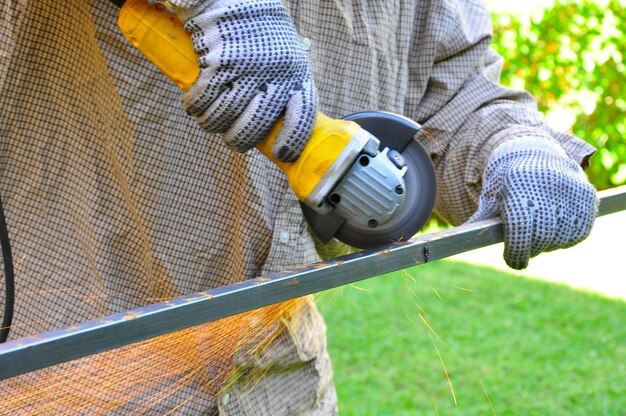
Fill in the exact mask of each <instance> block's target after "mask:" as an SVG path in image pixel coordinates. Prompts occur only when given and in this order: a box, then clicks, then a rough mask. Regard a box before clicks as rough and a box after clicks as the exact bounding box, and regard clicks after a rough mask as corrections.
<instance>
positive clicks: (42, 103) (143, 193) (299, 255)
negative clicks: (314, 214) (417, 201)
mask: <svg viewBox="0 0 626 416" xmlns="http://www.w3.org/2000/svg"><path fill="white" fill-rule="evenodd" d="M198 2H199V0H187V1H185V0H178V1H172V3H175V4H178V5H182V6H185V5H190V4H192V3H198ZM286 4H287V6H288V8H289V11H290V14H291V16H292V18H293V20H294V23H295V24H296V27H297V29H298V31H299V34H300V35H301V37H302V41H303V42H302V45H303V48H305V49H306V50H307V52H308V54H309V58H310V63H311V66H312V71H313V74H314V79H315V81H316V86H317V89H318V94H319V101H320V110H321V111H323V112H324V113H326V114H328V115H329V116H331V117H342V116H344V115H347V114H350V113H353V112H357V111H364V110H384V111H391V112H394V113H399V114H403V115H405V116H408V117H410V118H412V119H414V120H416V121H417V122H419V123H421V124H422V125H423V129H422V130H421V132H420V133H418V135H417V136H416V138H415V140H418V141H419V143H420V144H421V145H422V146H423V147H424V148H425V149H426V151H427V153H428V154H429V155H430V157H431V159H432V161H433V164H434V167H435V170H436V173H437V181H438V187H439V189H438V195H437V202H436V209H437V210H438V212H439V213H440V214H441V215H442V216H444V217H445V218H447V219H448V220H450V221H451V222H452V223H453V224H459V223H461V222H463V221H465V220H466V219H467V218H468V217H469V216H470V215H471V214H472V213H473V211H474V210H475V209H476V206H477V201H478V196H479V192H480V189H481V176H482V172H483V170H484V167H485V164H486V161H487V159H488V157H489V155H490V153H491V151H492V150H493V149H494V148H495V147H497V146H498V145H499V144H501V143H503V142H505V141H507V140H510V139H512V138H516V137H524V136H532V137H540V138H545V139H546V140H553V141H557V142H559V143H560V144H561V145H562V146H563V147H564V148H565V150H566V151H567V153H568V155H569V156H570V157H571V158H572V159H574V160H575V161H577V162H579V163H583V161H584V160H585V158H586V157H587V156H588V155H589V154H591V153H592V152H593V149H592V148H591V147H590V146H589V145H587V144H585V143H584V142H582V141H581V140H579V139H577V138H575V137H573V136H570V135H566V134H562V133H559V132H556V131H554V130H552V129H551V128H550V127H549V126H547V125H546V123H545V122H544V121H543V119H542V117H541V116H540V115H539V114H538V113H537V112H536V108H535V104H534V102H533V100H532V98H531V97H530V96H529V95H528V94H527V93H525V92H521V91H515V90H511V89H508V88H504V87H502V86H500V85H499V84H498V78H499V73H500V69H501V66H502V60H501V58H500V57H499V56H497V55H496V54H495V53H494V52H492V51H490V50H489V49H488V44H489V41H490V38H491V26H490V20H489V15H488V13H487V12H486V10H485V9H484V6H483V5H482V4H480V3H479V2H477V1H470V0H450V1H440V0H423V1H417V0H392V1H390V0H351V1H350V0H335V1H323V0H307V1H295V0H294V1H287V2H286ZM117 13H118V10H117V8H116V7H115V6H114V5H112V4H111V3H110V2H108V1H103V0H91V1H86V2H78V1H71V2H68V1H31V2H27V1H17V2H8V3H6V2H5V4H4V5H3V6H2V16H3V18H2V20H1V21H0V97H2V98H1V99H0V194H1V196H2V199H3V201H4V203H5V213H6V219H7V222H8V227H9V231H10V235H11V242H12V246H13V257H14V258H15V259H16V260H18V261H19V265H18V266H17V267H16V278H17V292H16V307H15V320H14V326H13V328H12V330H11V335H10V338H11V339H17V338H20V337H23V336H27V335H33V334H36V333H40V332H43V331H48V330H52V329H55V328H60V327H66V326H71V325H74V324H76V323H79V322H82V321H86V320H94V319H98V318H101V317H103V316H106V315H109V314H112V313H116V312H121V311H125V310H130V309H133V308H137V307H141V306H144V305H146V304H149V303H153V302H156V301H159V300H163V299H165V300H167V299H171V298H174V297H178V296H181V295H185V294H190V293H195V292H199V291H204V290H207V289H210V288H214V287H217V286H222V285H226V284H230V283H234V282H238V281H241V280H242V279H249V278H253V277H257V276H260V275H264V274H269V273H272V272H277V271H280V270H283V269H285V268H288V267H291V266H295V265H299V264H304V263H310V262H313V261H315V260H316V259H317V255H316V253H315V250H314V244H313V242H312V239H311V237H310V235H309V233H308V231H307V226H306V224H305V222H304V220H303V218H302V215H301V210H300V207H299V204H298V202H297V200H296V198H295V197H294V195H293V194H292V193H291V192H290V191H289V188H288V185H287V182H286V180H285V177H284V176H283V174H282V173H281V172H280V171H279V170H278V169H277V168H276V167H275V166H274V165H273V164H272V163H271V162H269V161H268V160H266V159H265V158H264V157H263V156H262V155H260V154H259V153H258V152H257V151H256V150H253V151H250V152H248V153H246V154H237V153H233V152H232V151H230V150H229V149H227V148H226V147H225V146H224V145H223V143H222V141H221V138H220V137H219V135H208V134H206V133H205V132H204V131H202V130H201V129H200V128H199V127H198V126H197V124H196V123H195V121H194V120H193V119H191V118H189V117H188V116H187V115H186V114H185V113H184V111H183V110H182V109H181V106H180V99H181V91H180V90H178V88H177V87H176V86H174V85H173V84H171V83H170V82H169V81H168V80H167V79H166V78H165V77H163V75H162V74H161V73H159V71H158V70H157V69H156V68H155V67H154V66H153V65H152V64H150V63H149V62H148V61H146V60H145V59H144V58H143V57H142V56H140V55H139V53H138V52H137V51H135V50H134V48H133V47H132V46H131V45H129V44H128V43H127V42H126V41H125V40H124V39H123V38H122V36H121V35H120V33H119V30H118V28H117V26H116V15H117ZM3 301H4V300H3V299H2V300H0V304H1V303H2V302H3ZM1 306H2V305H0V307H1ZM271 326H272V328H273V330H276V328H278V329H279V332H280V334H281V336H280V337H277V338H276V342H274V343H273V345H272V348H271V349H270V350H269V351H267V352H266V353H265V354H263V358H262V359H260V358H259V355H258V354H257V355H255V352H254V351H253V352H246V353H241V354H239V353H237V352H236V351H235V352H232V351H230V352H229V354H231V355H229V360H230V362H231V363H230V366H231V367H236V368H240V369H243V370H242V371H240V372H238V373H236V375H237V376H236V377H234V376H232V374H230V375H229V376H228V377H227V378H224V377H222V378H218V379H211V382H210V383H208V382H203V380H205V379H206V378H205V379H203V378H202V377H200V376H198V377H197V378H196V379H194V378H193V377H191V376H190V375H189V374H187V373H185V374H182V375H181V374H178V375H172V376H168V377H165V376H162V374H169V373H168V371H169V370H168V368H170V367H171V366H173V365H174V364H175V363H176V362H177V358H176V354H175V353H174V354H170V355H169V356H171V357H173V358H171V362H169V361H167V360H164V362H162V363H160V362H158V357H159V355H157V356H156V357H157V358H155V360H157V362H155V363H151V365H150V366H147V367H146V370H145V372H147V373H145V372H144V373H145V374H149V375H154V377H153V378H157V377H159V374H161V376H162V377H163V385H162V386H161V388H160V389H159V388H158V385H157V387H154V388H151V389H150V391H148V392H146V394H145V395H143V396H142V395H139V396H138V397H136V398H135V399H133V400H123V399H120V397H122V393H123V392H124V390H125V389H131V388H137V386H135V387H125V386H128V385H129V384H125V383H131V384H130V385H131V386H132V380H126V379H124V377H118V378H117V379H114V380H110V381H111V383H109V384H106V383H105V384H104V385H105V386H108V387H107V389H108V390H106V391H105V392H102V391H99V392H97V393H96V392H95V390H96V389H98V388H102V387H101V385H99V384H98V383H101V382H102V380H99V379H98V372H95V371H90V370H89V368H90V367H89V359H86V360H84V361H82V362H81V363H80V364H76V363H74V364H72V363H70V364H67V365H66V367H63V366H57V367H53V368H51V369H48V370H42V371H40V372H37V373H34V374H28V375H25V376H21V377H17V378H14V379H11V380H8V381H5V382H0V392H1V393H2V395H1V397H2V398H0V408H1V409H7V408H8V407H6V406H8V404H7V403H6V402H4V403H3V402H2V400H7V399H8V398H13V399H14V398H15V397H17V396H19V395H20V394H21V395H24V394H26V393H25V392H27V391H28V388H29V386H32V385H33V383H35V382H36V381H37V380H44V383H45V380H46V377H48V379H49V377H50V374H54V372H55V371H61V370H62V369H63V368H72V366H73V368H74V371H75V373H74V376H72V377H78V376H76V372H78V373H80V372H81V371H82V373H83V379H82V381H81V383H83V385H84V387H83V389H82V390H80V391H69V392H68V391H67V389H66V390H63V386H61V391H62V392H63V393H58V394H65V395H74V396H75V397H80V398H81V401H82V402H84V403H87V402H89V401H90V397H92V398H93V397H95V396H93V395H97V397H98V398H99V400H91V401H93V403H89V406H91V407H89V408H87V407H81V408H80V409H72V408H68V406H67V404H66V403H67V402H63V401H62V400H61V401H59V402H58V403H57V404H50V405H49V407H48V408H45V407H33V406H38V404H37V403H35V402H34V401H33V400H31V401H30V404H28V405H24V406H25V407H22V408H16V410H15V411H14V412H13V413H12V414H19V413H20V412H26V411H32V412H34V413H38V414H45V413H46V412H48V414H55V415H57V414H63V413H64V412H65V413H68V414H77V413H84V414H97V413H99V412H100V413H102V412H109V414H116V413H117V414H135V413H138V411H139V410H138V409H140V410H142V411H145V413H146V414H165V413H167V412H170V411H171V412H172V413H173V414H183V415H192V414H214V413H216V412H219V414H220V415H251V414H252V415H273V416H277V415H299V414H303V415H304V414H311V415H314V414H319V415H327V414H334V413H336V395H335V391H334V387H333V385H332V381H331V373H332V372H331V366H330V360H329V358H328V354H327V352H326V344H325V335H324V334H325V327H324V323H323V321H322V319H321V317H320V315H319V314H318V312H317V310H316V309H315V307H314V305H313V303H312V302H311V300H310V299H305V300H301V301H299V302H298V303H297V305H296V306H295V307H294V308H293V310H292V311H291V312H289V313H286V314H285V315H284V316H280V317H278V318H276V319H275V322H274V323H273V324H272V325H271ZM202 336H206V337H208V336H209V335H207V334H204V335H202ZM181 339H186V340H188V338H181ZM202 341H203V340H202V339H199V340H198V339H197V340H195V341H194V342H197V343H198V344H200V343H201V342H202ZM185 342H191V341H185ZM155 345H156V346H155V347H154V348H159V344H155ZM235 345H236V343H235ZM120 356H121V355H120ZM111 357H113V358H111V359H112V360H114V359H115V358H114V357H115V355H112V356H111ZM124 357H128V355H124ZM124 359H129V358H124ZM183 359H188V357H186V356H185V357H181V358H180V360H183ZM390 359H393V358H390ZM129 360H130V359H129ZM180 360H179V361H180ZM202 360H203V362H204V366H205V367H206V371H207V372H209V373H210V372H211V368H213V367H214V363H213V361H212V360H216V359H215V358H214V357H213V358H212V357H210V356H208V357H202ZM220 363H221V364H220V365H223V360H222V361H220ZM121 364H122V365H123V364H124V363H121ZM116 365H120V363H119V362H118V363H116ZM68 374H69V373H68ZM145 374H144V376H145ZM56 383H57V384H58V383H60V384H61V385H62V384H63V383H62V382H61V381H59V380H57V381H56ZM50 384H54V383H52V381H50ZM209 385H210V386H209ZM98 386H100V387H98ZM159 390H161V392H165V393H166V394H165V393H163V394H162V397H161V396H159V397H160V398H159V400H156V399H154V400H150V399H151V398H153V397H154V396H151V394H153V392H154V391H159ZM92 393H93V395H92ZM40 394H44V393H40ZM58 394H57V396H55V397H59V396H58ZM49 403H51V401H49ZM29 406H30V407H29ZM85 406H86V404H85ZM42 409H43V410H42Z"/></svg>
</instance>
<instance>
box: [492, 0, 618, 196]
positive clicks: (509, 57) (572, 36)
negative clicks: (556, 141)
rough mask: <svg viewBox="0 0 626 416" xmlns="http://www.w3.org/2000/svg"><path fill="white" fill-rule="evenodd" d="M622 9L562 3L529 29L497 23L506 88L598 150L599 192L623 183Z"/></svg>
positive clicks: (613, 4)
mask: <svg viewBox="0 0 626 416" xmlns="http://www.w3.org/2000/svg"><path fill="white" fill-rule="evenodd" d="M625 3H626V2H625V1H624V0H601V1H600V0H596V1H590V0H557V1H556V2H555V3H554V6H553V7H548V8H546V9H545V10H544V11H543V12H542V14H540V15H538V16H535V17H533V18H532V19H531V20H530V21H528V20H526V21H524V20H520V19H518V18H516V17H515V16H510V15H494V16H493V21H494V43H493V47H494V49H495V50H496V51H497V52H499V53H500V54H501V55H502V56H503V57H504V59H505V66H504V70H503V74H502V82H503V84H505V85H509V86H512V87H515V88H525V89H526V90H528V91H529V92H530V93H531V94H533V96H534V97H535V98H536V99H537V102H538V104H539V109H540V110H541V111H542V112H544V113H546V114H547V116H548V119H549V120H550V119H551V118H552V119H555V118H560V119H561V121H563V120H567V119H568V118H570V119H571V120H569V121H570V122H569V123H566V124H569V125H571V130H572V132H573V133H574V134H575V135H577V136H579V137H581V138H583V139H584V140H586V141H587V142H589V143H590V144H592V145H593V146H595V147H596V148H598V152H597V154H596V156H594V157H593V158H592V161H591V167H590V168H589V170H588V175H589V178H590V180H591V181H592V183H594V185H596V187H598V189H604V188H608V187H613V186H617V185H621V184H624V183H626V94H625V93H624V88H625V86H626V65H625V62H624V59H625V58H626V56H625V55H624V52H623V51H624V49H623V45H625V44H626V13H625V12H624V10H625V6H626V4H625ZM566 127H568V126H566Z"/></svg>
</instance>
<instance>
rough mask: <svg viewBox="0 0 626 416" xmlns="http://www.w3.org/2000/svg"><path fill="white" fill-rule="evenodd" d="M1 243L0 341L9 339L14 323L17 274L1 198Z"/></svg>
mask: <svg viewBox="0 0 626 416" xmlns="http://www.w3.org/2000/svg"><path fill="white" fill-rule="evenodd" d="M0 245H2V259H3V260H4V284H5V287H6V292H5V294H4V298H5V303H4V317H3V318H2V326H0V343H3V342H5V341H6V340H7V337H8V336H9V331H10V330H11V324H12V323H13V308H14V307H15V275H14V273H13V255H12V254H11V241H10V240H9V229H8V228H7V222H6V219H5V217H4V207H3V206H2V198H0Z"/></svg>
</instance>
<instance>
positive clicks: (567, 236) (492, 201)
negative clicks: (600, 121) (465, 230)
mask: <svg viewBox="0 0 626 416" xmlns="http://www.w3.org/2000/svg"><path fill="white" fill-rule="evenodd" d="M597 214H598V198H597V196H596V191H595V189H594V187H593V186H592V185H591V184H590V183H589V182H588V181H587V179H586V177H585V174H584V173H583V170H582V168H581V167H580V166H579V165H578V164H577V163H576V162H574V161H573V160H571V159H570V158H569V157H568V156H567V154H566V153H565V150H564V149H563V148H562V147H561V146H560V145H558V144H557V143H556V142H551V141H548V140H545V139H538V138H520V139H513V140H511V141H509V142H506V143H504V144H502V145H500V146H499V147H497V148H496V150H495V151H494V152H493V154H492V155H491V156H490V158H489V161H488V163H487V167H486V168H485V172H484V175H483V188H482V192H481V195H480V199H479V205H478V210H477V211H476V213H475V214H474V215H473V216H472V217H471V218H470V219H469V220H468V222H475V221H480V220H484V219H487V218H491V217H495V216H501V217H502V222H503V227H504V260H505V261H506V263H507V264H508V265H509V267H512V268H513V269H523V268H525V267H526V266H528V260H529V259H530V258H531V257H534V256H536V255H537V254H539V253H541V252H544V251H551V250H555V249H558V248H566V247H570V246H573V245H575V244H577V243H579V242H580V241H582V240H584V239H585V238H586V237H587V235H588V234H589V232H590V231H591V227H592V226H593V222H594V220H595V218H596V216H597Z"/></svg>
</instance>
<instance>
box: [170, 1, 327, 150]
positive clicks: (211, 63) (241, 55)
mask: <svg viewBox="0 0 626 416" xmlns="http://www.w3.org/2000/svg"><path fill="white" fill-rule="evenodd" d="M173 3H175V4H176V3H179V5H181V6H184V5H185V4H187V2H181V1H180V0H179V1H178V2H176V1H174V2H173ZM189 3H192V4H196V6H195V7H189V8H185V7H182V8H178V10H177V13H178V15H179V16H180V18H181V20H182V21H183V22H184V25H185V28H186V29H187V31H189V33H190V34H191V38H192V40H193V45H194V49H195V50H196V52H197V53H198V54H199V56H200V58H199V60H198V63H199V66H200V75H199V77H198V80H197V81H196V83H195V84H194V85H193V86H192V88H191V89H190V90H189V91H187V92H186V93H185V95H184V97H183V107H184V108H185V110H186V111H187V113H188V114H189V115H191V116H193V117H195V118H196V119H197V120H198V122H199V123H200V126H202V128H203V129H204V130H206V131H207V132H210V133H222V134H223V138H224V141H225V142H226V144H227V145H228V146H229V147H231V148H232V149H234V150H236V151H238V152H245V151H247V150H249V149H251V148H252V147H254V146H255V145H256V144H257V143H258V142H260V141H261V140H263V139H264V138H265V137H266V136H267V134H268V132H269V130H270V128H271V127H272V126H273V125H274V124H275V123H276V121H277V120H278V118H279V117H280V116H281V115H283V116H284V118H283V127H282V129H281V131H280V133H279V134H278V138H277V140H276V142H275V144H274V147H273V149H272V150H273V154H274V156H275V157H276V158H277V159H279V160H281V161H284V162H289V161H293V160H295V159H296V158H297V157H298V155H299V154H300V152H301V150H302V149H303V148H304V146H305V144H306V142H307V140H308V138H309V136H310V135H311V131H312V128H313V124H314V123H315V117H316V114H317V96H316V92H315V87H314V85H313V81H312V78H311V71H310V68H309V63H308V58H307V54H306V52H305V50H304V48H303V46H302V43H301V41H300V37H299V36H298V33H297V32H296V29H295V27H294V25H293V22H292V21H291V18H290V17H289V14H288V12H287V9H286V8H285V6H284V5H283V3H282V2H281V1H280V0H215V1H203V2H189Z"/></svg>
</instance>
